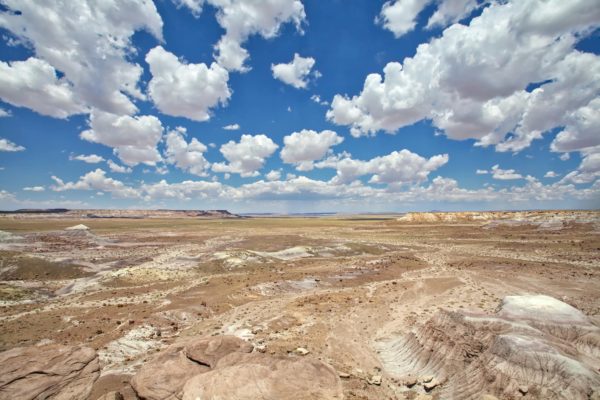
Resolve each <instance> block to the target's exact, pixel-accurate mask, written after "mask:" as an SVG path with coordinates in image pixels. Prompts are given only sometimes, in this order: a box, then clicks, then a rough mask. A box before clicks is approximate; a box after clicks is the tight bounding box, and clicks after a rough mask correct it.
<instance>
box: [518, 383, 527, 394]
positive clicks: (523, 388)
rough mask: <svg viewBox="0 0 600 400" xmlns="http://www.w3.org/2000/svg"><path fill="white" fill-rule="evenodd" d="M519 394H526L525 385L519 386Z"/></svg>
mask: <svg viewBox="0 0 600 400" xmlns="http://www.w3.org/2000/svg"><path fill="white" fill-rule="evenodd" d="M519 392H521V394H522V395H523V396H525V395H526V394H527V392H529V388H528V387H527V386H525V385H522V386H519Z"/></svg>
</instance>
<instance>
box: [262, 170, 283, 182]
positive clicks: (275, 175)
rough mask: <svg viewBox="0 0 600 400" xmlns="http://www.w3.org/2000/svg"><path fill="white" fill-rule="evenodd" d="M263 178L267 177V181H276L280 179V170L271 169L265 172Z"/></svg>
mask: <svg viewBox="0 0 600 400" xmlns="http://www.w3.org/2000/svg"><path fill="white" fill-rule="evenodd" d="M265 178H267V180H268V181H278V180H280V179H281V171H278V170H275V169H274V170H271V171H269V173H267V174H265Z"/></svg>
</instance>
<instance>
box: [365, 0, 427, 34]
mask: <svg viewBox="0 0 600 400" xmlns="http://www.w3.org/2000/svg"><path fill="white" fill-rule="evenodd" d="M428 3H429V1H427V0H395V1H393V2H392V1H387V2H385V3H384V4H383V7H381V13H380V14H379V16H378V17H377V18H376V20H375V21H376V22H377V23H379V24H381V25H382V26H383V27H384V28H385V29H387V30H389V31H390V32H392V33H393V34H394V36H395V37H397V38H398V37H400V36H403V35H405V34H406V33H408V32H410V31H412V30H413V29H414V28H415V26H416V24H417V16H418V15H419V14H420V13H421V11H423V9H424V8H425V7H427V4H428Z"/></svg>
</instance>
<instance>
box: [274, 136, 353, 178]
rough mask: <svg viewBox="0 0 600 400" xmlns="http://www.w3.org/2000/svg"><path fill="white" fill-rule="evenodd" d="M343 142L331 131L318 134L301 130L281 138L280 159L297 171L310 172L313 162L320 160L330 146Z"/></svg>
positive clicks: (342, 139)
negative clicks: (294, 167) (282, 144)
mask: <svg viewBox="0 0 600 400" xmlns="http://www.w3.org/2000/svg"><path fill="white" fill-rule="evenodd" d="M343 141H344V138H343V137H341V136H338V134H337V133H335V132H333V131H329V130H325V131H322V132H320V133H319V132H315V131H313V130H308V129H303V130H301V131H300V132H294V133H292V134H291V135H288V136H285V137H284V138H283V143H284V146H283V149H282V150H281V159H282V160H283V162H284V163H286V164H295V166H296V169H297V170H298V171H310V170H312V169H313V162H314V161H317V160H321V159H322V158H323V157H325V155H326V154H327V152H328V151H329V149H330V148H331V147H332V146H335V145H338V144H340V143H342V142H343Z"/></svg>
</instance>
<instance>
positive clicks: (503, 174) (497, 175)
mask: <svg viewBox="0 0 600 400" xmlns="http://www.w3.org/2000/svg"><path fill="white" fill-rule="evenodd" d="M491 174H492V178H494V179H498V180H501V181H508V180H514V179H523V175H521V174H519V173H517V172H516V171H515V170H514V169H502V168H500V166H499V165H498V164H496V165H494V166H493V167H492V170H491Z"/></svg>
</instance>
